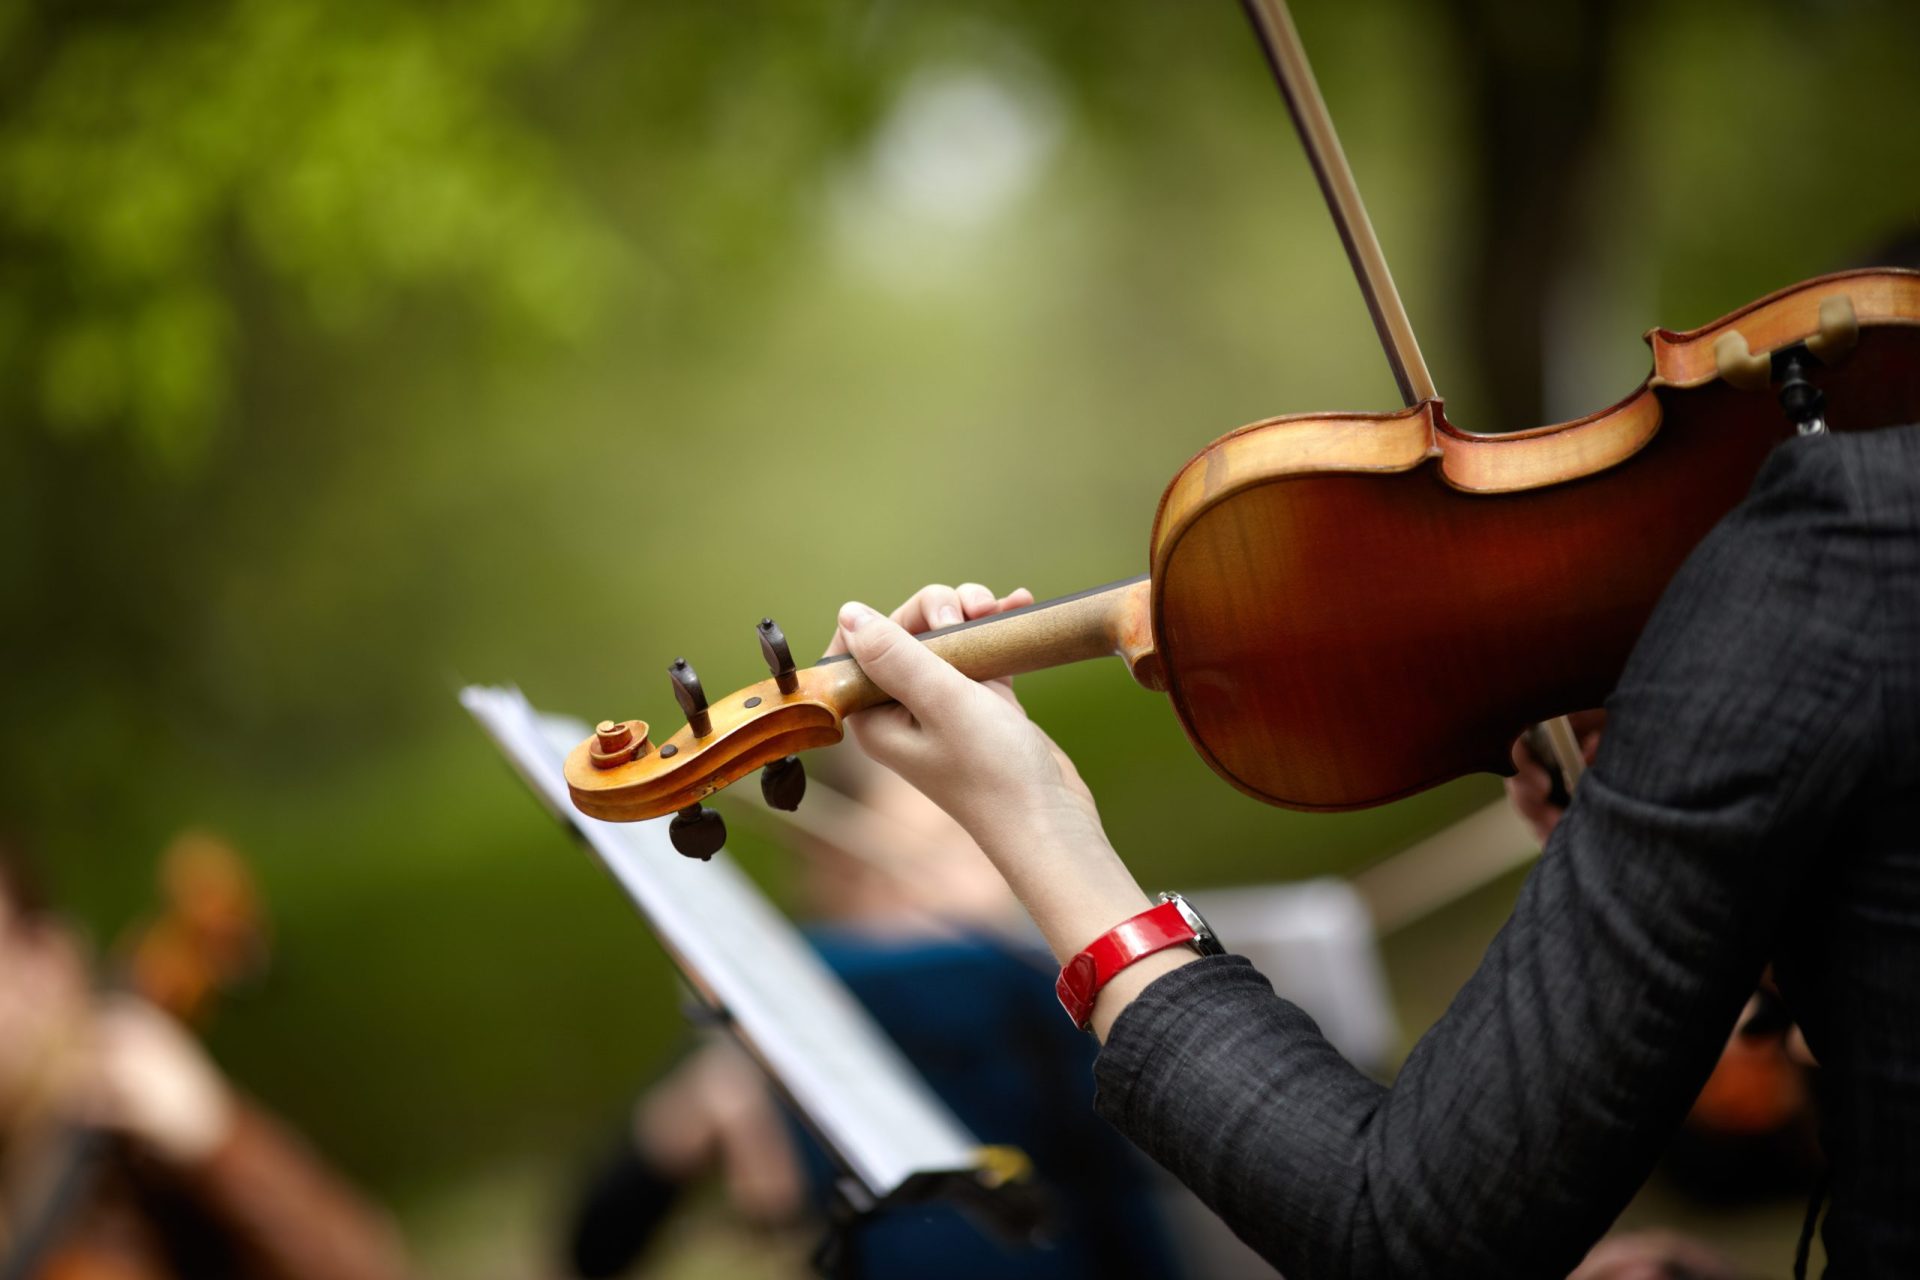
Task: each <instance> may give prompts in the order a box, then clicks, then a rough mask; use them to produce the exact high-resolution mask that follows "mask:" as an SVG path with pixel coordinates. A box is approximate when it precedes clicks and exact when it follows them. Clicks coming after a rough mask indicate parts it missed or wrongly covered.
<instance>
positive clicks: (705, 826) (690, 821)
mask: <svg viewBox="0 0 1920 1280" xmlns="http://www.w3.org/2000/svg"><path fill="white" fill-rule="evenodd" d="M667 836H668V837H669V838H670V839H671V840H672V841H673V847H674V848H675V849H678V850H679V851H680V852H681V853H682V854H683V855H685V856H686V857H689V858H698V859H700V861H702V862H705V861H706V860H707V859H709V858H711V857H712V856H713V855H714V854H716V853H718V852H720V848H721V846H722V845H724V844H726V842H727V820H726V819H725V818H722V817H721V816H720V815H719V814H717V813H715V812H714V811H713V810H711V809H709V808H707V806H705V805H703V804H699V803H694V804H690V805H688V806H687V807H686V808H684V809H682V810H681V811H680V812H678V813H676V814H674V815H673V821H672V822H669V823H668V824H667Z"/></svg>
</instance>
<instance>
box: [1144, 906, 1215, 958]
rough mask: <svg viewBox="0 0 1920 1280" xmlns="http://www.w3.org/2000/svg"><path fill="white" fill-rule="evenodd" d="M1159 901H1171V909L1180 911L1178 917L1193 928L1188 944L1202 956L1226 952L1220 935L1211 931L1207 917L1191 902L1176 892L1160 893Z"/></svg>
mask: <svg viewBox="0 0 1920 1280" xmlns="http://www.w3.org/2000/svg"><path fill="white" fill-rule="evenodd" d="M1160 901H1162V902H1171V903H1172V904H1173V909H1174V910H1175V911H1178V912H1179V913H1180V918H1181V919H1182V920H1185V921H1186V922H1187V927H1188V928H1189V929H1191V930H1193V941H1192V942H1191V943H1190V944H1188V945H1190V946H1192V948H1193V949H1194V950H1195V951H1197V952H1199V953H1200V954H1201V955H1203V956H1223V955H1225V954H1226V953H1227V948H1226V945H1225V944H1224V943H1222V942H1221V941H1220V935H1219V934H1217V933H1215V932H1214V931H1213V926H1212V925H1210V924H1208V923H1207V918H1206V917H1205V916H1203V915H1201V914H1200V913H1199V912H1198V911H1196V910H1195V909H1194V906H1193V904H1192V903H1191V902H1188V901H1187V900H1186V899H1185V898H1183V897H1181V896H1180V895H1179V894H1177V893H1162V894H1161V895H1160Z"/></svg>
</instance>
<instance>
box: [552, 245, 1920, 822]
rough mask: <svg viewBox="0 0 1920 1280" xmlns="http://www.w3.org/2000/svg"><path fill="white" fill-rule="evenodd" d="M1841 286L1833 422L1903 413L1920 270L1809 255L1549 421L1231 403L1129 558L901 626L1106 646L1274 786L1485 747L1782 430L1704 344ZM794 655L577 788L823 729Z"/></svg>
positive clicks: (955, 644) (1361, 790)
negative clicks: (1106, 575)
mask: <svg viewBox="0 0 1920 1280" xmlns="http://www.w3.org/2000/svg"><path fill="white" fill-rule="evenodd" d="M1836 298H1844V299H1845V300H1846V301H1847V303H1848V304H1849V306H1850V308H1851V311H1852V313H1853V314H1854V316H1855V317H1856V319H1857V322H1858V335H1857V339H1855V340H1854V341H1853V345H1852V346H1851V348H1850V349H1848V350H1846V351H1843V352H1841V351H1836V352H1833V353H1832V354H1833V357H1834V360H1835V363H1834V364H1832V365H1831V366H1830V367H1822V368H1819V369H1816V370H1815V371H1814V374H1813V380H1814V381H1815V382H1816V383H1817V384H1818V385H1820V386H1821V387H1822V388H1823V389H1825V391H1826V392H1827V396H1828V409H1827V421H1828V424H1829V427H1830V428H1831V429H1833V430H1837V431H1846V430H1863V429H1869V428H1873V427H1879V426H1886V425H1890V424H1894V423H1901V422H1912V421H1920V273H1916V272H1911V271H1895V270H1873V271H1857V272H1843V273H1840V274H1837V275H1832V276H1824V277H1821V278H1819V279H1816V280H1811V281H1807V282H1804V283H1802V284H1799V285H1795V286H1793V287H1792V288H1790V289H1784V290H1781V291H1780V292H1778V293H1775V294H1771V295H1769V296H1768V297H1766V298H1763V299H1761V300H1759V301H1758V302H1756V303H1754V304H1752V305H1750V306H1748V307H1745V308H1742V309H1741V310H1740V311H1737V312H1735V313H1733V314H1732V315H1730V316H1727V317H1725V318H1723V319H1721V320H1719V321H1716V322H1715V323H1714V324H1711V325H1706V326H1703V327H1701V328H1699V329H1694V330H1690V331H1687V332H1684V333H1676V332H1673V331H1670V330H1665V329H1657V330H1654V331H1653V332H1652V333H1650V334H1649V335H1648V341H1649V343H1650V344H1651V345H1652V347H1653V352H1654V366H1655V372H1654V374H1653V375H1652V376H1651V377H1649V379H1648V380H1647V381H1646V382H1645V383H1644V384H1643V385H1642V386H1641V387H1640V388H1639V389H1638V390H1636V391H1635V392H1634V393H1633V394H1632V395H1630V396H1628V397H1626V398H1625V399H1624V400H1622V401H1620V402H1619V403H1618V404H1616V405H1614V406H1613V407H1611V408H1609V409H1605V410H1602V411H1600V412H1599V413H1595V414H1592V415H1589V416H1588V417H1586V418H1582V419H1579V420H1577V421H1574V422H1568V423H1562V424H1558V425H1555V426H1546V427H1540V428H1536V429H1534V430H1530V431H1524V432H1516V433H1514V434H1511V435H1502V436H1485V435H1475V434H1473V433H1471V432H1466V431H1462V430H1460V429H1459V428H1457V427H1455V426H1454V425H1453V424H1452V423H1450V422H1449V421H1448V420H1447V417H1446V413H1445V410H1444V407H1443V406H1442V405H1441V403H1440V402H1439V401H1437V400H1428V401H1425V402H1422V403H1420V404H1418V405H1415V406H1413V407H1412V408H1410V409H1404V410H1401V411H1398V412H1394V413H1384V414H1351V413H1349V414H1307V415H1299V416H1293V417H1286V418H1274V419H1268V420H1266V421H1262V422H1256V423H1253V424H1250V425H1248V426H1246V427H1242V428H1240V429H1239V430H1237V431H1234V432H1231V433H1229V434H1228V435H1225V436H1222V437H1221V438H1220V439H1218V440H1216V441H1214V442H1213V443H1212V444H1211V445H1209V446H1208V447H1207V448H1206V449H1204V450H1202V451H1201V452H1200V453H1199V454H1197V455H1196V456H1195V457H1194V458H1193V459H1192V460H1191V461H1190V462H1188V463H1187V465H1186V466H1184V467H1182V468H1181V470H1180V471H1179V472H1178V473H1177V474H1176V475H1175V476H1174V478H1173V481H1172V483H1170V484H1169V485H1168V486H1167V489H1166V492H1165V494H1164V495H1163V497H1162V498H1161V502H1160V509H1159V513H1158V515H1157V517H1156V519H1155V521H1154V527H1153V535H1152V539H1151V544H1150V550H1151V561H1150V563H1151V565H1152V572H1151V574H1150V578H1149V579H1142V580H1136V581H1133V582H1128V583H1120V584H1116V585H1114V586H1112V587H1107V588H1102V589H1098V590H1096V591H1092V592H1087V593H1083V594H1081V595H1079V596H1074V597H1068V598H1066V599H1064V600H1060V601H1053V602H1048V603H1044V604H1039V605H1034V606H1031V607H1030V608H1028V609H1023V610H1019V611H1016V612H1014V613H1011V614H1007V615H1003V616H1001V617H997V618H989V619H984V620H982V621H979V622H971V623H965V624H962V625H961V626H959V627H954V628H949V629H947V630H946V631H943V632H935V633H929V634H928V635H927V636H926V637H925V643H927V644H928V645H929V647H931V648H932V649H933V650H934V651H935V652H937V653H939V654H941V656H943V657H945V658H947V659H948V660H949V661H951V662H953V663H954V665H955V666H957V667H959V668H960V669H961V670H962V671H964V672H965V673H966V674H968V675H969V676H972V677H974V678H975V679H991V678H993V677H996V676H1004V675H1017V674H1020V673H1023V672H1028V671H1035V670H1039V669H1041V668H1043V667H1049V666H1058V665H1060V664H1062V663H1066V662H1078V661H1084V660H1086V659H1089V658H1094V657H1102V656H1106V655H1110V654H1118V655H1120V656H1121V657H1122V658H1123V659H1124V660H1125V661H1126V662H1127V664H1128V667H1129V669H1130V670H1131V671H1132V672H1133V674H1134V677H1135V679H1136V680H1137V681H1139V683H1141V684H1142V685H1143V686H1145V687H1147V688H1150V689H1164V690H1165V691H1166V692H1167V693H1168V694H1169V696H1170V698H1171V701H1172V704H1173V708H1174V711H1175V713H1176V714H1177V715H1178V716H1179V718H1180V721H1181V723H1182V725H1183V726H1184V727H1185V729H1186V732H1187V735H1188V737H1189V738H1190V739H1191V741H1192V742H1193V744H1194V747H1195V749H1196V750H1198V751H1199V753H1200V754H1201V756H1202V757H1203V758H1204V759H1206V761H1207V762H1208V764H1210V765H1211V766H1212V767H1213V768H1214V769H1215V770H1216V771H1217V772H1218V773H1220V775H1221V776H1222V777H1224V778H1226V779H1227V780H1228V781H1229V782H1231V783H1233V785H1235V786H1236V787H1239V788H1240V789H1241V790H1242V791H1245V792H1247V793H1248V794H1250V795H1254V796H1257V797H1259V798H1260V799H1262V800H1266V801H1269V802H1271V803H1274V804H1280V805H1285V806H1288V807H1291V808H1299V809H1345V808H1356V807H1361V806H1365V805H1370V804H1378V803H1381V802H1384V801H1387V800H1391V799H1395V798H1397V797H1399V796H1403V795H1407V794H1410V793H1412V792H1414V791H1418V790H1421V789H1423V788H1425V787H1429V786H1432V785H1435V784H1437V783H1440V782H1444V781H1446V780H1448V779H1450V778H1454V777H1458V776H1460V775H1461V774H1465V773H1471V772H1477V771H1482V770H1485V771H1491V772H1501V773H1504V772H1506V771H1507V769H1508V758H1507V750H1508V746H1509V744H1510V743H1511V742H1512V741H1513V739H1514V738H1515V736H1517V735H1518V734H1519V732H1520V731H1521V730H1522V729H1523V728H1524V727H1525V726H1527V725H1529V724H1532V723H1535V722H1537V721H1542V720H1547V719H1551V718H1552V717H1554V716H1558V715H1562V714H1565V713H1567V712H1570V711H1575V710H1579V709H1582V708H1585V707H1591V706H1597V705H1599V704H1600V703H1601V702H1602V701H1603V700H1604V699H1605V697H1606V694H1607V692H1608V690H1610V689H1611V688H1612V686H1613V683H1614V681H1615V679H1616V678H1617V677H1618V675H1619V672H1620V669H1621V667H1622V665H1623V664H1624V663H1625V661H1626V656H1627V653H1628V651H1629V650H1630V649H1631V648H1632V646H1633V643H1634V640H1635V639H1636V638H1637V637H1638V635H1639V633H1640V630H1641V628H1642V626H1644V624H1645V622H1646V619H1647V616H1648V615H1649V613H1650V612H1651V611H1652V608H1653V605H1654V603H1655V601H1657V600H1658V598H1659V596H1660V593H1661V591H1662V590H1663V589H1664V588H1665V586H1666V584H1667V582H1668V581H1669V580H1670V579H1671V577H1672V576H1673V573H1674V571H1675V570H1676V569H1677V568H1678V567H1679V565H1680V562H1681V561H1682V560H1683V559H1684V558H1685V557H1686V555H1687V553H1688V552H1689V551H1690V550H1692V548H1693V546H1694V545H1695V544H1696V543H1697V542H1698V541H1699V540H1700V538H1701V537H1703V536H1704V535H1705V533H1706V531H1707V530H1708V529H1709V528H1711V527H1712V526H1713V525H1714V523H1715V522H1717V521H1718V520H1719V519H1720V518H1721V517H1722V516H1723V515H1725V514H1726V513H1727V512H1728V511H1729V510H1731V509H1732V507H1733V506H1734V505H1735V504H1736V503H1737V502H1738V501H1739V500H1740V498H1741V496H1742V495H1743V494H1744V493H1745V492H1746V490H1747V488H1748V487H1749V486H1750V485H1751V483H1752V481H1753V477H1754V475H1755V473H1756V472H1757V470H1758V468H1759V466H1760V463H1761V461H1762V459H1763V458H1764V457H1765V456H1766V454H1767V452H1768V451H1769V450H1770V449H1772V448H1773V447H1774V446H1775V445H1776V444H1778V443H1780V442H1781V441H1782V440H1784V439H1786V438H1787V437H1788V436H1790V435H1791V434H1792V428H1791V427H1790V426H1789V425H1788V423H1787V421H1786V419H1785V417H1784V416H1783V415H1782V413H1781V411H1780V410H1779V408H1778V407H1777V405H1776V404H1775V403H1774V398H1773V395H1772V394H1771V392H1769V391H1764V390H1763V391H1748V390H1741V389H1739V388H1737V387H1734V386H1732V385H1729V384H1728V383H1727V382H1726V381H1724V380H1723V379H1722V378H1721V377H1720V376H1719V372H1718V365H1717V363H1716V358H1715V356H1714V348H1715V344H1716V343H1718V342H1719V341H1720V340H1721V339H1722V338H1724V337H1725V336H1726V335H1728V334H1729V333H1737V334H1739V335H1740V337H1741V338H1742V339H1743V340H1744V341H1745V342H1746V344H1747V346H1748V349H1749V350H1750V352H1751V353H1754V354H1758V355H1762V356H1764V355H1766V354H1767V353H1769V352H1771V351H1774V350H1778V349H1781V348H1785V347H1788V346H1792V345H1794V344H1797V343H1802V342H1806V341H1808V340H1809V339H1816V338H1818V337H1819V336H1820V334H1821V332H1822V319H1821V316H1822V310H1823V306H1824V307H1825V309H1826V310H1827V311H1828V312H1831V311H1832V309H1833V308H1832V305H1831V304H1832V302H1833V300H1834V299H1836ZM798 675H799V679H798V683H797V686H796V688H795V690H794V692H792V693H790V694H782V693H781V692H780V691H779V688H778V686H777V684H776V682H775V681H773V680H771V679H769V680H765V681H762V682H760V683H758V684H755V685H751V686H749V687H747V688H745V689H741V690H739V691H737V692H736V693H733V694H730V695H728V696H727V697H725V698H721V699H719V700H717V701H715V702H714V703H713V704H712V706H711V707H710V708H709V716H710V719H711V723H712V730H711V732H710V733H709V734H707V735H706V736H704V737H695V736H694V734H693V733H692V731H691V730H690V729H688V728H684V727H683V728H682V729H680V730H679V731H678V732H676V733H675V734H674V735H673V736H672V737H670V738H668V739H667V740H666V741H665V742H663V743H661V744H659V745H658V747H655V746H653V745H652V744H650V743H645V740H644V737H643V738H642V740H641V742H640V743H637V744H636V746H635V748H634V750H635V752H636V753H637V755H636V757H635V758H632V759H629V760H627V761H625V762H624V763H622V762H615V763H614V764H613V767H611V768H607V767H600V766H596V764H595V762H594V760H593V759H592V757H593V754H594V751H595V741H594V740H592V739H590V740H588V741H587V742H584V743H582V744H581V745H580V746H579V747H578V748H576V749H575V750H574V752H573V753H572V755H571V756H569V758H568V760H567V766H566V773H567V782H568V785H569V788H570V789H571V791H572V794H573V799H574V803H575V804H576V805H577V806H578V807H579V808H580V809H581V811H582V812H584V813H587V814H589V815H591V816H593V817H599V818H606V819H610V820H615V821H631V820H636V819H642V818H652V817H659V816H662V815H664V814H668V813H672V812H674V811H676V810H678V809H681V808H684V807H686V806H687V805H690V804H693V803H695V802H697V801H698V800H700V799H701V798H703V797H704V796H706V795H709V794H711V793H712V792H713V791H715V790H718V789H719V788H721V787H723V786H726V785H727V784H729V783H731V782H734V781H736V780H738V779H740V778H742V777H744V776H745V775H746V774H748V773H750V772H752V771H753V770H755V769H758V768H760V767H761V766H763V765H766V764H770V763H772V762H774V761H776V760H779V759H782V758H784V757H786V756H788V755H791V754H794V753H795V752H798V751H804V750H809V749H811V748H814V747H820V746H826V745H829V744H831V743H833V742H837V741H839V740H840V738H841V736H842V732H843V730H842V724H841V722H842V720H843V719H844V718H845V717H846V716H847V715H850V714H852V713H853V712H854V711H857V710H860V709H861V708H863V707H867V706H871V705H874V703H875V702H876V701H877V700H878V699H879V696H880V695H879V694H878V691H877V690H876V689H874V687H873V685H872V683H871V682H870V681H868V680H867V679H866V677H865V675H864V674H863V673H862V672H861V671H860V670H859V668H858V666H857V665H855V664H854V663H853V662H852V661H850V660H847V659H836V660H829V661H827V662H823V663H820V664H818V665H816V666H813V667H808V668H804V669H802V670H801V671H800V672H799V673H798ZM749 703H751V704H752V705H751V706H750V705H748V704H749ZM642 733H643V734H644V726H643V727H642ZM606 763H607V761H605V760H604V759H603V760H602V765H604V764H606Z"/></svg>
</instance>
